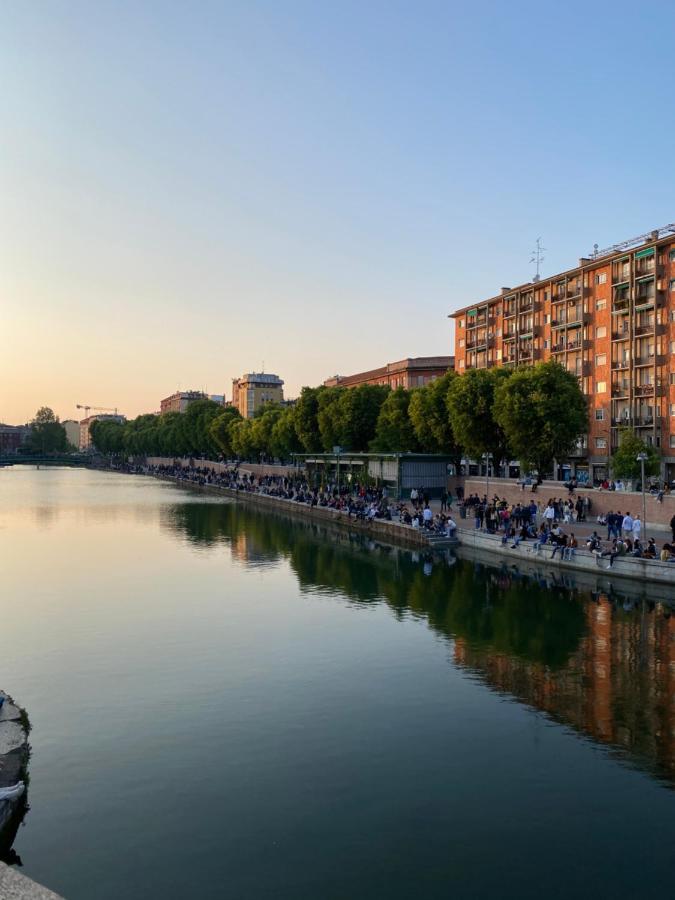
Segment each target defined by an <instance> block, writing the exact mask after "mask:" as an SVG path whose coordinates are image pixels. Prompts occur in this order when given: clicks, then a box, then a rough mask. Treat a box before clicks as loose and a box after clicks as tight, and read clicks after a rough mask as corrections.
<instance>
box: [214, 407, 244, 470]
mask: <svg viewBox="0 0 675 900" xmlns="http://www.w3.org/2000/svg"><path fill="white" fill-rule="evenodd" d="M238 419H241V415H240V414H239V410H238V409H237V408H236V406H226V407H225V408H224V409H223V411H222V412H221V413H220V415H218V416H216V417H215V419H213V420H212V421H211V424H210V425H209V433H210V435H211V440H212V441H213V442H214V443H215V444H216V446H218V447H219V448H220V452H221V453H222V454H223V456H225V457H226V458H227V457H230V456H232V455H233V453H232V440H231V436H230V425H231V424H232V422H235V421H237V420H238Z"/></svg>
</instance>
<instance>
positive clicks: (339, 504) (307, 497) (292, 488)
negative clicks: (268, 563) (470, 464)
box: [126, 465, 457, 538]
mask: <svg viewBox="0 0 675 900" xmlns="http://www.w3.org/2000/svg"><path fill="white" fill-rule="evenodd" d="M126 470H127V471H129V472H133V473H140V474H144V475H158V476H163V477H168V478H174V479H176V480H177V481H183V482H191V483H193V484H198V485H202V486H213V487H224V488H229V489H230V490H234V491H236V492H245V493H256V494H263V495H265V496H268V497H277V498H279V499H282V500H290V501H293V502H295V503H304V504H307V505H308V506H313V507H320V508H325V509H332V510H335V511H336V512H339V513H344V514H346V515H347V518H349V519H354V520H356V521H373V520H376V519H379V520H383V521H386V522H398V523H400V524H401V525H406V526H409V527H411V528H413V529H416V530H422V531H425V532H429V533H431V534H436V535H441V536H444V537H449V538H452V537H454V534H455V531H456V529H457V523H456V522H455V521H454V519H453V518H452V515H451V514H450V513H449V512H448V511H447V498H448V495H447V493H446V494H445V496H444V497H442V498H441V499H442V509H441V512H439V513H436V514H434V512H433V510H432V509H431V502H430V497H429V495H428V493H426V492H425V491H424V489H423V488H419V489H416V488H413V490H412V491H411V495H410V504H407V503H404V502H392V501H390V499H389V496H388V491H387V488H386V487H373V486H371V485H362V484H360V483H359V482H353V483H347V484H342V485H338V484H333V483H328V484H323V485H320V486H319V487H316V486H313V485H311V484H310V482H309V481H308V479H307V478H306V477H305V475H304V474H298V475H255V474H253V473H252V472H246V471H242V470H241V469H240V468H239V466H238V465H233V466H228V467H226V468H223V469H220V470H219V471H217V470H216V469H214V468H213V467H211V466H203V467H199V466H196V467H193V468H186V467H183V466H180V465H142V466H128V467H126ZM443 507H444V508H443Z"/></svg>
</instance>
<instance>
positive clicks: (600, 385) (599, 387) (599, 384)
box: [595, 381, 607, 394]
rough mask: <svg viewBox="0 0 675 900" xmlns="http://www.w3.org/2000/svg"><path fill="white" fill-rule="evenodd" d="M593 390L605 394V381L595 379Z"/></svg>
mask: <svg viewBox="0 0 675 900" xmlns="http://www.w3.org/2000/svg"><path fill="white" fill-rule="evenodd" d="M595 392H596V394H606V393H607V382H606V381H596V383H595Z"/></svg>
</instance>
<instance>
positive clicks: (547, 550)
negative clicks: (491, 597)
mask: <svg viewBox="0 0 675 900" xmlns="http://www.w3.org/2000/svg"><path fill="white" fill-rule="evenodd" d="M457 537H458V538H459V543H460V546H459V553H458V555H459V556H461V555H462V551H463V550H465V549H467V548H468V549H470V550H475V551H480V552H481V553H487V554H489V555H491V556H496V557H499V558H500V559H502V560H508V562H509V563H510V564H512V565H518V564H523V563H524V564H531V565H535V566H537V567H541V566H543V567H545V568H547V569H556V570H558V571H561V572H562V571H568V572H587V573H589V574H594V575H597V574H599V573H601V572H602V573H603V574H605V573H606V574H607V575H608V577H611V578H621V579H630V580H631V581H634V582H645V583H648V584H655V585H656V584H660V585H665V586H667V588H668V592H669V594H670V593H672V590H673V587H675V563H668V562H661V561H660V560H656V559H636V558H635V557H633V556H620V557H617V558H616V559H615V560H614V563H613V565H612V567H611V569H610V568H609V558H608V557H605V558H599V557H597V556H596V555H595V554H593V553H590V552H589V551H588V550H586V549H582V548H578V549H577V551H576V553H575V555H574V557H573V558H572V559H569V560H567V559H562V557H561V556H560V553H559V552H558V553H556V555H555V557H552V556H551V554H552V553H553V546H552V545H551V544H544V545H543V547H541V548H540V549H539V550H538V551H535V550H534V541H522V542H521V543H520V544H519V545H518V546H517V547H512V546H511V541H510V540H509V541H507V542H506V543H505V544H504V543H502V537H501V535H498V534H488V533H487V532H485V531H481V530H480V529H478V528H466V527H460V528H458V529H457ZM610 573H611V575H610Z"/></svg>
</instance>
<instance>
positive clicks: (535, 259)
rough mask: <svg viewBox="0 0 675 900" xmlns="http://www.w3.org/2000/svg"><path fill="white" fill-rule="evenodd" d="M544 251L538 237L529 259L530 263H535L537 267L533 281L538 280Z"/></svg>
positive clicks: (544, 248)
mask: <svg viewBox="0 0 675 900" xmlns="http://www.w3.org/2000/svg"><path fill="white" fill-rule="evenodd" d="M544 250H546V247H542V244H541V238H540V237H538V238H537V243H536V246H535V248H534V250H533V251H532V258H531V259H530V263H535V265H536V267H537V271H536V273H535V276H534V279H533V280H534V281H539V279H540V277H541V276H540V274H539V270H540V268H541V264H542V263H543V261H544Z"/></svg>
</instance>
